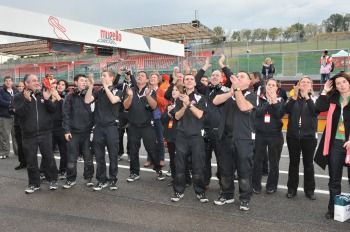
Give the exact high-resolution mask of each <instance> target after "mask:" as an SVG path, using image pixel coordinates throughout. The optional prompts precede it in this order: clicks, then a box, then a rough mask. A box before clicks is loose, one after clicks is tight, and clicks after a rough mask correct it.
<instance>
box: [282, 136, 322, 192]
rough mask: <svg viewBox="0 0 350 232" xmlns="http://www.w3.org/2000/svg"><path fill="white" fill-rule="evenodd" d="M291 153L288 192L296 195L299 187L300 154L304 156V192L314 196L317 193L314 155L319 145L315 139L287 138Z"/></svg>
mask: <svg viewBox="0 0 350 232" xmlns="http://www.w3.org/2000/svg"><path fill="white" fill-rule="evenodd" d="M287 145H288V151H289V159H290V161H289V171H288V183H287V186H288V192H290V193H294V192H296V191H297V189H298V185H299V163H300V154H301V153H302V154H303V164H304V192H305V193H307V194H312V193H314V191H315V171H314V163H313V162H314V153H315V149H316V145H317V140H316V139H315V138H303V139H298V138H291V137H287Z"/></svg>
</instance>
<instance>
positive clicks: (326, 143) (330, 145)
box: [315, 72, 350, 219]
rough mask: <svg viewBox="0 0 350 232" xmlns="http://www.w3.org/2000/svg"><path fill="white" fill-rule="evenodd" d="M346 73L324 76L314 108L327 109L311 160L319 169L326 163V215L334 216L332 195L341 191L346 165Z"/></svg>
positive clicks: (349, 127) (349, 79)
mask: <svg viewBox="0 0 350 232" xmlns="http://www.w3.org/2000/svg"><path fill="white" fill-rule="evenodd" d="M349 106H350V75H348V74H346V73H344V72H341V73H338V74H336V75H334V76H333V77H332V78H331V79H330V80H327V81H326V83H325V85H324V88H323V90H322V92H321V95H320V97H319V98H318V99H317V101H316V109H317V110H318V111H320V112H325V111H328V114H327V123H326V128H325V131H324V133H323V135H322V139H321V141H320V144H319V146H318V148H317V152H316V156H315V162H316V163H317V164H319V165H320V166H321V167H322V168H323V169H325V168H326V165H327V164H328V172H329V183H328V187H329V202H328V211H327V213H326V215H325V216H326V218H327V219H332V218H333V217H334V198H335V196H336V195H338V194H341V182H342V176H343V166H344V165H347V166H349V165H350V121H349V118H350V107H349Z"/></svg>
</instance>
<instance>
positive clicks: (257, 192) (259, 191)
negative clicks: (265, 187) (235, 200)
mask: <svg viewBox="0 0 350 232" xmlns="http://www.w3.org/2000/svg"><path fill="white" fill-rule="evenodd" d="M253 193H254V194H260V193H261V190H256V189H255V188H253Z"/></svg>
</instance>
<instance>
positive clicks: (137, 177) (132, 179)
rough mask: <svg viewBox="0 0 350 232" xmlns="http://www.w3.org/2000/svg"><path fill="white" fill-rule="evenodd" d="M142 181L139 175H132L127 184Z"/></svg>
mask: <svg viewBox="0 0 350 232" xmlns="http://www.w3.org/2000/svg"><path fill="white" fill-rule="evenodd" d="M138 179H140V176H139V175H137V174H130V176H129V177H128V178H127V179H126V181H127V182H129V183H131V182H134V181H136V180H138Z"/></svg>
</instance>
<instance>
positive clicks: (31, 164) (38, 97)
mask: <svg viewBox="0 0 350 232" xmlns="http://www.w3.org/2000/svg"><path fill="white" fill-rule="evenodd" d="M24 83H25V90H24V91H23V93H20V94H17V95H16V96H15V98H14V110H15V112H16V115H18V116H19V119H20V126H21V129H22V132H23V135H22V136H23V140H22V142H23V152H24V154H25V156H26V161H27V170H28V178H29V184H28V187H27V188H26V189H25V192H26V193H28V194H29V193H34V192H35V191H36V190H38V189H40V174H39V168H38V158H37V151H38V148H39V149H40V153H41V155H42V159H43V162H44V165H43V167H44V168H45V170H44V171H45V175H46V179H47V180H48V181H49V182H50V185H49V189H50V190H56V189H57V188H58V185H57V167H56V162H55V159H54V156H53V152H52V126H53V122H52V115H53V113H54V112H55V110H56V103H55V102H52V101H51V100H50V97H51V96H52V95H53V96H54V97H55V98H58V96H57V95H58V94H57V91H52V92H51V91H50V90H44V91H43V92H42V93H41V92H40V89H41V85H40V83H39V80H38V77H37V76H36V75H34V74H29V75H26V76H25V77H24ZM56 94H57V95H56Z"/></svg>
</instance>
